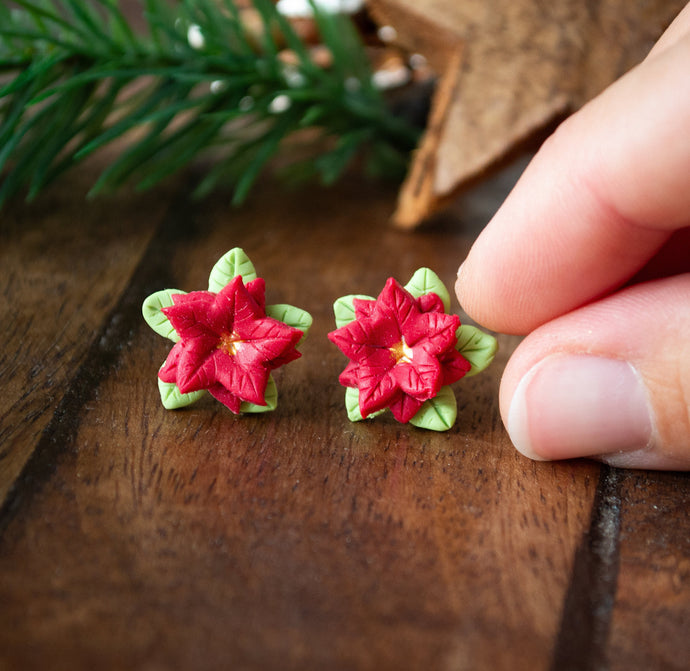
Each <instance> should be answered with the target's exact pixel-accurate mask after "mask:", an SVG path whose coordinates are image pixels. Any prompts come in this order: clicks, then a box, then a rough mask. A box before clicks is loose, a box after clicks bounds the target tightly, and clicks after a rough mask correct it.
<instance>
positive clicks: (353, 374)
mask: <svg viewBox="0 0 690 671" xmlns="http://www.w3.org/2000/svg"><path fill="white" fill-rule="evenodd" d="M358 380H359V364H358V363H357V362H355V361H350V363H348V364H347V366H345V370H344V371H343V372H342V373H340V376H339V377H338V381H339V382H340V384H342V385H343V387H357V386H359V385H358Z"/></svg>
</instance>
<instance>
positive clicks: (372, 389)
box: [142, 247, 497, 431]
mask: <svg viewBox="0 0 690 671" xmlns="http://www.w3.org/2000/svg"><path fill="white" fill-rule="evenodd" d="M449 310H450V296H449V294H448V291H447V289H446V287H445V286H444V285H443V283H442V282H441V280H440V279H439V278H438V276H437V275H436V273H434V272H433V271H432V270H429V269H428V268H420V269H419V270H418V271H417V272H416V273H415V274H414V275H413V276H412V278H411V280H410V281H409V282H408V283H407V284H406V285H405V286H402V285H401V284H400V283H399V282H398V281H397V280H395V279H393V278H390V279H389V280H388V281H387V282H386V285H385V287H384V289H383V290H382V291H381V293H380V294H379V296H378V297H377V298H373V297H371V296H363V295H349V296H343V297H342V298H339V299H338V300H337V301H336V302H335V304H334V312H335V322H336V327H337V328H336V330H335V331H332V332H331V333H329V334H328V338H329V340H331V342H333V343H334V344H335V345H336V346H337V347H338V348H339V349H340V350H341V351H342V352H343V354H345V356H347V357H348V359H349V363H348V364H347V366H346V368H345V370H343V372H342V373H341V374H340V377H339V380H340V383H341V384H342V385H343V386H344V387H345V388H346V391H345V406H346V410H347V415H348V418H349V419H350V420H351V421H353V422H354V421H360V420H363V419H367V418H371V417H375V416H377V415H379V414H381V413H382V412H385V411H386V410H390V411H391V412H392V414H393V416H394V417H395V419H396V420H398V421H399V422H405V423H407V422H409V423H410V424H413V425H415V426H418V427H421V428H426V429H431V430H435V431H445V430H447V429H449V428H451V427H452V426H453V424H454V422H455V419H456V416H457V403H456V399H455V394H454V392H453V390H452V389H451V387H450V385H451V384H453V383H454V382H457V381H458V380H459V379H461V378H463V377H470V376H472V375H475V374H477V373H479V372H481V371H482V370H484V369H485V368H486V367H487V366H488V365H489V364H490V363H491V361H492V360H493V357H494V355H495V353H496V349H497V346H496V340H495V338H493V337H492V336H491V335H489V334H487V333H484V332H482V331H480V330H479V329H477V328H475V327H474V326H470V325H461V324H460V318H459V317H458V316H457V315H453V314H449ZM142 312H143V315H144V319H145V320H146V322H147V323H148V325H149V326H150V327H151V328H152V329H153V330H154V331H155V332H156V333H158V334H159V335H162V336H164V337H165V338H168V339H169V340H171V341H173V342H174V343H175V344H174V346H173V348H172V349H171V350H170V353H169V354H168V357H167V359H166V361H165V363H164V364H163V366H162V367H161V368H160V370H159V371H158V387H159V391H160V395H161V400H162V402H163V405H164V407H166V408H167V409H170V410H172V409H176V408H182V407H184V406H187V405H191V404H192V403H194V402H196V401H198V400H199V399H200V398H201V397H202V396H204V395H205V394H206V393H210V394H211V395H212V396H213V397H215V398H216V399H217V400H219V401H220V402H221V403H223V404H224V405H225V406H227V407H228V408H229V409H230V410H231V411H232V412H234V413H236V414H240V413H257V412H266V411H270V410H274V409H275V408H276V406H277V402H278V392H277V388H276V384H275V381H274V379H273V376H272V375H271V371H273V370H274V369H276V368H278V367H280V366H282V365H284V364H286V363H289V362H290V361H294V360H295V359H297V358H299V357H300V356H301V354H300V352H299V351H298V350H297V346H298V345H299V344H300V343H301V342H302V341H303V340H304V338H305V337H306V335H307V332H308V331H309V328H310V326H311V324H312V317H311V315H310V314H309V313H308V312H307V311H306V310H302V309H301V308H298V307H295V306H293V305H286V304H276V305H266V301H265V283H264V280H263V279H261V278H260V277H258V275H257V273H256V270H255V268H254V265H253V263H252V262H251V261H250V259H249V258H248V257H247V255H246V254H245V253H244V251H243V250H242V249H240V248H238V247H236V248H234V249H231V250H230V251H229V252H228V253H227V254H225V255H224V256H222V257H221V258H220V260H219V261H218V262H217V263H216V265H215V266H214V267H213V269H212V270H211V274H210V277H209V286H208V290H207V291H193V292H191V293H186V292H184V291H179V290H177V289H165V290H163V291H158V292H156V293H154V294H151V295H150V296H149V297H148V298H147V299H146V300H145V301H144V304H143V306H142Z"/></svg>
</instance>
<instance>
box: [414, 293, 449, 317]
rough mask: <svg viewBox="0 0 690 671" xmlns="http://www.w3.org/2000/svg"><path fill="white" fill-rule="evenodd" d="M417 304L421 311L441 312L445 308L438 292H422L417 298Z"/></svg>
mask: <svg viewBox="0 0 690 671" xmlns="http://www.w3.org/2000/svg"><path fill="white" fill-rule="evenodd" d="M417 305H418V306H419V309H420V310H421V311H422V312H443V313H445V311H446V309H445V307H444V306H443V301H442V300H441V297H440V296H439V295H438V294H434V293H430V294H423V295H422V296H420V297H419V298H418V299H417Z"/></svg>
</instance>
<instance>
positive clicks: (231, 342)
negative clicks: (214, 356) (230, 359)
mask: <svg viewBox="0 0 690 671" xmlns="http://www.w3.org/2000/svg"><path fill="white" fill-rule="evenodd" d="M243 342H244V341H243V340H242V339H241V338H240V337H239V336H238V335H237V333H235V332H234V331H233V332H232V333H224V334H223V335H222V336H221V337H220V340H219V341H218V349H222V350H223V351H224V352H226V353H227V354H229V355H230V356H234V355H235V354H237V350H238V349H239V348H240V345H241V344H242V343H243Z"/></svg>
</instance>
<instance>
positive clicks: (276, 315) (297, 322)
mask: <svg viewBox="0 0 690 671" xmlns="http://www.w3.org/2000/svg"><path fill="white" fill-rule="evenodd" d="M266 316H267V317H272V318H273V319H277V320H278V321H279V322H283V323H284V324H287V325H288V326H292V327H293V328H296V329H299V330H300V331H302V333H303V334H304V335H303V336H302V339H301V340H300V342H302V340H304V339H305V338H306V337H307V333H308V332H309V328H310V327H311V324H312V321H313V319H312V316H311V315H310V314H309V313H308V312H307V311H306V310H302V309H301V308H298V307H295V306H294V305H287V304H286V303H277V304H276V305H267V306H266Z"/></svg>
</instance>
